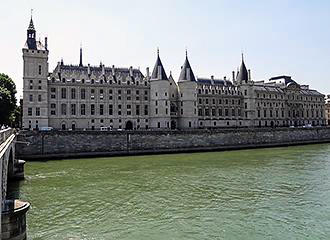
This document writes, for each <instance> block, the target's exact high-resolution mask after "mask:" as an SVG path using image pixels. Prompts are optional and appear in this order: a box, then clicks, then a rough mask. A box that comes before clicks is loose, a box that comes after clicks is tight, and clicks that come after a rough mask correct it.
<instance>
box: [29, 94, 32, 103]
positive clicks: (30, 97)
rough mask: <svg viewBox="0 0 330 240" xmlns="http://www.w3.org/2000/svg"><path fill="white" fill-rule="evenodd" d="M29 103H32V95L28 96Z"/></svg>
mask: <svg viewBox="0 0 330 240" xmlns="http://www.w3.org/2000/svg"><path fill="white" fill-rule="evenodd" d="M29 101H30V102H33V95H32V94H30V96H29Z"/></svg>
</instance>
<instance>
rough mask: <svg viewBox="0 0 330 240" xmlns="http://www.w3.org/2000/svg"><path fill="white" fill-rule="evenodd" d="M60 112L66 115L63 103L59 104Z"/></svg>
mask: <svg viewBox="0 0 330 240" xmlns="http://www.w3.org/2000/svg"><path fill="white" fill-rule="evenodd" d="M61 114H62V115H66V104H65V103H62V104H61Z"/></svg>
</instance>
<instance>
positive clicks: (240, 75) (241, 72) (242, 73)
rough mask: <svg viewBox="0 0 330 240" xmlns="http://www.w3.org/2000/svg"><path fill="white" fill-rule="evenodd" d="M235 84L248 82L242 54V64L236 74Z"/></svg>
mask: <svg viewBox="0 0 330 240" xmlns="http://www.w3.org/2000/svg"><path fill="white" fill-rule="evenodd" d="M236 80H237V82H240V83H241V82H247V81H248V80H249V74H248V70H247V69H246V66H245V63H244V55H243V53H242V64H241V67H240V69H239V72H238V76H237V79H236Z"/></svg>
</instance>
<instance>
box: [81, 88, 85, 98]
mask: <svg viewBox="0 0 330 240" xmlns="http://www.w3.org/2000/svg"><path fill="white" fill-rule="evenodd" d="M80 98H81V99H86V89H84V88H82V89H80Z"/></svg>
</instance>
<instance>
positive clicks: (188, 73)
mask: <svg viewBox="0 0 330 240" xmlns="http://www.w3.org/2000/svg"><path fill="white" fill-rule="evenodd" d="M180 81H196V78H195V75H194V73H193V71H192V69H191V66H190V63H189V60H188V55H187V52H186V59H185V61H184V64H183V66H182V69H181V73H180V77H179V82H180Z"/></svg>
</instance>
